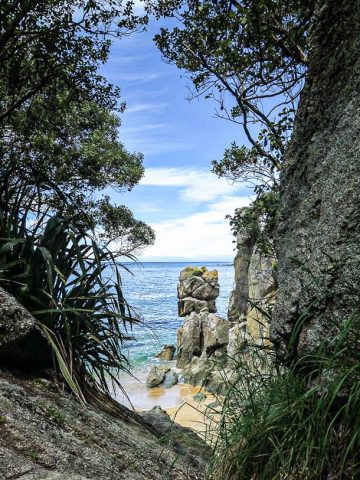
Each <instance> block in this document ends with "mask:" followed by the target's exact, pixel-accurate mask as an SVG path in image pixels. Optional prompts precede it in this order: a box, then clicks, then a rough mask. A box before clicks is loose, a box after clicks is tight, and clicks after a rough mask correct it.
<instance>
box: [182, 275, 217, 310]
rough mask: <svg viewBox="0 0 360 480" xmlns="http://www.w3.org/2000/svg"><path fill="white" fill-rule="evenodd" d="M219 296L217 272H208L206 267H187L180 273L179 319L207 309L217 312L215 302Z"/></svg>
mask: <svg viewBox="0 0 360 480" xmlns="http://www.w3.org/2000/svg"><path fill="white" fill-rule="evenodd" d="M218 296H219V283H218V272H217V270H213V271H208V270H207V269H206V267H202V268H198V267H186V268H185V269H184V270H182V271H181V272H180V277H179V284H178V310H179V317H185V316H186V315H189V314H190V313H191V312H197V313H200V312H201V310H203V309H204V308H207V309H208V310H209V312H216V306H215V300H216V298H217V297H218Z"/></svg>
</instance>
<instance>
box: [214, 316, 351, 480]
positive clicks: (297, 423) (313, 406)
mask: <svg viewBox="0 0 360 480" xmlns="http://www.w3.org/2000/svg"><path fill="white" fill-rule="evenodd" d="M356 320H357V319H355V318H353V319H351V320H350V321H348V322H346V323H344V326H343V327H342V328H341V329H336V330H337V332H338V333H337V334H336V335H334V338H333V339H332V340H331V341H329V340H328V341H327V343H326V344H324V345H322V346H321V348H319V350H318V351H317V353H316V354H315V355H309V356H308V357H306V358H302V359H301V361H298V363H296V364H294V365H292V367H291V368H286V369H285V368H280V367H279V366H278V363H277V360H276V357H275V356H274V353H273V352H272V351H271V350H269V349H260V350H259V347H258V346H257V347H255V346H249V345H248V346H246V347H244V349H245V350H246V352H243V355H240V357H239V358H240V360H238V361H237V365H236V368H237V380H236V381H235V382H234V383H233V384H232V385H231V386H229V388H228V391H227V394H226V396H225V401H224V406H223V412H222V422H221V425H220V428H219V437H218V441H217V444H216V447H215V455H214V459H213V463H212V468H211V475H210V476H211V478H212V479H214V480H218V479H219V480H220V479H221V480H235V479H236V480H241V479H244V480H245V479H246V480H249V479H256V480H258V479H259V480H261V479H264V480H265V479H266V480H272V479H291V480H297V479H299V480H300V479H301V480H306V479H355V478H360V415H359V412H360V358H359V343H360V329H359V322H358V321H356ZM241 359H243V360H241ZM254 365H262V368H254ZM264 365H266V368H264Z"/></svg>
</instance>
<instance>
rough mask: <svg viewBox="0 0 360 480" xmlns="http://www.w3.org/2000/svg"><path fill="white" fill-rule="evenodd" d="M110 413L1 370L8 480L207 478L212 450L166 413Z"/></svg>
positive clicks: (2, 470) (3, 471)
mask: <svg viewBox="0 0 360 480" xmlns="http://www.w3.org/2000/svg"><path fill="white" fill-rule="evenodd" d="M123 408H124V410H126V411H127V415H126V416H124V417H122V416H121V415H120V414H114V413H113V414H110V413H107V412H105V411H103V410H101V409H99V408H95V407H93V406H91V405H86V406H84V405H81V404H80V403H79V402H77V401H76V400H75V399H74V397H73V395H70V394H67V393H66V392H64V391H63V390H62V389H61V388H59V387H58V386H57V385H56V383H52V384H51V388H49V387H48V386H46V385H45V384H44V383H43V382H39V381H38V380H37V379H32V378H30V377H29V376H27V377H26V378H24V377H22V378H19V377H16V376H14V375H12V374H10V373H9V372H5V371H2V370H1V369H0V412H1V417H0V419H1V420H0V478H1V479H2V480H10V479H15V478H21V479H24V480H40V479H41V480H55V479H56V480H65V479H66V480H68V479H69V480H94V479H96V480H205V477H206V470H207V464H208V462H209V457H210V455H211V449H210V447H209V446H207V445H206V444H205V442H203V441H202V440H201V439H200V437H198V436H197V435H196V434H195V433H194V432H193V431H192V430H190V429H187V428H185V427H180V425H179V426H178V425H176V424H174V422H172V421H171V420H170V418H169V417H168V416H166V418H165V414H164V413H161V416H162V417H163V419H162V420H158V418H159V416H158V415H157V414H155V416H152V415H151V417H152V418H150V417H149V415H148V414H146V413H144V415H143V416H140V415H139V414H137V413H135V412H132V411H130V410H128V409H125V407H123Z"/></svg>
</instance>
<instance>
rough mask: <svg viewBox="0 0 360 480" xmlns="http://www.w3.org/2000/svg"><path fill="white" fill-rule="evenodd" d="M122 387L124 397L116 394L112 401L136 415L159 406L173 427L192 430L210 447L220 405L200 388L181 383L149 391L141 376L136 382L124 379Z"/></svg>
mask: <svg viewBox="0 0 360 480" xmlns="http://www.w3.org/2000/svg"><path fill="white" fill-rule="evenodd" d="M121 383H122V386H123V388H124V390H125V391H126V394H127V397H126V395H125V394H124V393H122V392H121V391H117V392H116V396H115V398H116V399H117V400H118V401H119V402H120V403H122V404H124V405H126V406H128V407H130V408H131V407H132V408H133V409H134V410H137V411H143V410H150V409H152V408H153V407H155V406H157V405H159V406H160V407H161V408H162V409H163V410H166V411H167V413H168V414H169V415H170V417H171V418H172V419H173V420H174V421H175V422H176V423H179V424H180V425H183V426H184V427H189V428H192V429H193V430H195V431H196V432H197V433H199V434H201V436H203V437H204V438H206V441H208V442H209V443H211V441H212V439H213V436H214V430H215V429H216V422H217V421H218V418H219V413H217V411H218V410H219V402H218V401H217V398H216V397H215V396H214V395H212V394H210V393H208V392H206V391H205V390H204V389H202V388H201V387H199V386H198V387H194V386H193V385H189V384H184V383H179V384H177V385H174V386H173V387H171V388H158V387H154V388H148V387H147V386H146V384H145V375H141V374H140V375H138V376H137V379H134V378H132V377H129V376H126V377H125V376H124V377H123V378H122V379H121Z"/></svg>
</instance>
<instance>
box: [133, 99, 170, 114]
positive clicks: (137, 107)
mask: <svg viewBox="0 0 360 480" xmlns="http://www.w3.org/2000/svg"><path fill="white" fill-rule="evenodd" d="M167 105H168V104H167V103H150V102H143V103H135V104H134V105H130V106H127V107H126V113H138V112H156V111H159V110H163V109H164V108H165V107H167Z"/></svg>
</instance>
